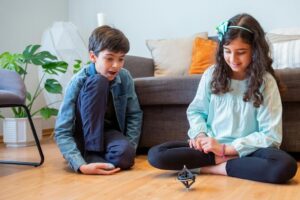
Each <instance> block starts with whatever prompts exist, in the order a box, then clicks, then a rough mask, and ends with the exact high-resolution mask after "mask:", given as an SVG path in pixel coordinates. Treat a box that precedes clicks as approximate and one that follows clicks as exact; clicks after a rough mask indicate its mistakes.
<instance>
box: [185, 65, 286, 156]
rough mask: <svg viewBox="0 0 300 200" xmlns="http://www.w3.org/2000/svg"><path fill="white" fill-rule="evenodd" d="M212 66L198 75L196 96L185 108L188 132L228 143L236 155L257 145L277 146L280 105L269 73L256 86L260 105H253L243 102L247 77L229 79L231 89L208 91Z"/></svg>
mask: <svg viewBox="0 0 300 200" xmlns="http://www.w3.org/2000/svg"><path fill="white" fill-rule="evenodd" d="M213 70H214V67H210V68H208V69H207V70H206V71H205V73H204V74H203V75H202V78H201V81H200V84H199V87H198V90H197V93H196V96H195V98H194V100H193V101H192V103H191V104H190V105H189V107H188V109H187V117H188V121H189V124H190V129H189V131H188V135H189V137H190V138H195V137H196V136H197V135H198V134H199V133H200V132H203V133H205V134H206V135H207V136H208V137H213V138H215V139H216V140H217V141H218V142H219V143H222V144H223V143H224V144H228V145H232V146H233V147H234V148H235V150H236V151H237V152H238V154H239V156H240V157H243V156H246V155H248V154H250V153H252V152H254V151H256V150H257V149H259V148H266V147H276V148H279V146H280V144H281V141H282V104H281V98H280V94H279V90H278V87H277V83H276V80H275V79H274V78H273V76H272V75H271V74H269V73H266V74H265V75H264V77H263V79H264V83H263V84H262V86H261V87H260V91H261V93H262V95H263V98H264V100H263V104H261V105H260V107H258V108H255V107H254V106H253V102H252V101H250V102H244V101H243V95H244V93H245V91H246V89H247V79H245V80H234V79H232V80H231V83H230V88H231V90H230V91H229V92H227V93H225V94H222V95H216V94H212V93H211V87H210V83H211V79H212V73H213Z"/></svg>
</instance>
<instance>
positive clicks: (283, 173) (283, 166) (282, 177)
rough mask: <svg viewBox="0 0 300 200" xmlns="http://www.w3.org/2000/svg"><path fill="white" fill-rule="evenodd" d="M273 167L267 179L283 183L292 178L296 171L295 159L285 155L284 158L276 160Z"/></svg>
mask: <svg viewBox="0 0 300 200" xmlns="http://www.w3.org/2000/svg"><path fill="white" fill-rule="evenodd" d="M274 165H275V166H274V169H273V170H270V172H271V173H270V175H269V181H268V182H271V183H285V182H287V181H289V180H290V179H292V178H293V177H294V176H295V175H296V172H297V168H298V166H297V161H296V160H295V159H294V158H293V157H291V156H289V155H288V156H287V157H286V158H285V159H284V160H278V161H277V162H276V164H274Z"/></svg>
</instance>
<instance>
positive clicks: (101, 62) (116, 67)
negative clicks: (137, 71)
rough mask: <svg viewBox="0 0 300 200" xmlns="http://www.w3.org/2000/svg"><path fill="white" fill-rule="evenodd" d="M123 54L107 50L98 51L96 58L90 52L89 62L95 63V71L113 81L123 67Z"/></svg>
mask: <svg viewBox="0 0 300 200" xmlns="http://www.w3.org/2000/svg"><path fill="white" fill-rule="evenodd" d="M124 57H125V53H122V52H119V53H115V52H112V51H109V50H103V51H100V52H99V54H98V56H97V55H95V54H94V52H90V60H91V61H92V62H93V63H95V67H96V71H97V72H98V73H100V74H101V75H102V76H104V77H106V78H107V79H108V80H109V81H112V80H114V79H115V77H116V76H117V75H118V73H119V71H120V69H121V68H122V67H123V65H124Z"/></svg>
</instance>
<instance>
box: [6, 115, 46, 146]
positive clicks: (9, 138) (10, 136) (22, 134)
mask: <svg viewBox="0 0 300 200" xmlns="http://www.w3.org/2000/svg"><path fill="white" fill-rule="evenodd" d="M32 121H33V124H34V126H35V130H36V133H37V136H38V138H39V140H40V139H41V138H42V118H41V117H33V118H32ZM3 142H4V143H5V144H6V146H7V147H24V146H32V145H35V141H34V137H33V134H32V131H31V127H30V123H29V120H28V119H27V118H5V119H4V120H3Z"/></svg>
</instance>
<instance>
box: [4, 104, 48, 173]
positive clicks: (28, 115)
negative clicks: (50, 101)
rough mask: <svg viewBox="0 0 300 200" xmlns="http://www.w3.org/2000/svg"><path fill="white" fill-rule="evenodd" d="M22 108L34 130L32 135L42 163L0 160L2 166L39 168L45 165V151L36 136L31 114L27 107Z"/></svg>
mask: <svg viewBox="0 0 300 200" xmlns="http://www.w3.org/2000/svg"><path fill="white" fill-rule="evenodd" d="M21 107H23V108H24V109H25V111H26V114H27V118H28V120H29V124H30V127H31V130H32V134H33V137H34V140H35V143H36V146H37V148H38V151H39V155H40V162H22V161H3V160H0V164H15V165H30V166H34V167H38V166H40V165H42V164H43V163H44V154H43V150H42V147H41V144H40V141H39V138H38V136H37V134H36V130H35V127H34V124H33V121H32V118H31V114H30V112H29V110H28V108H27V106H25V105H21Z"/></svg>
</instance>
